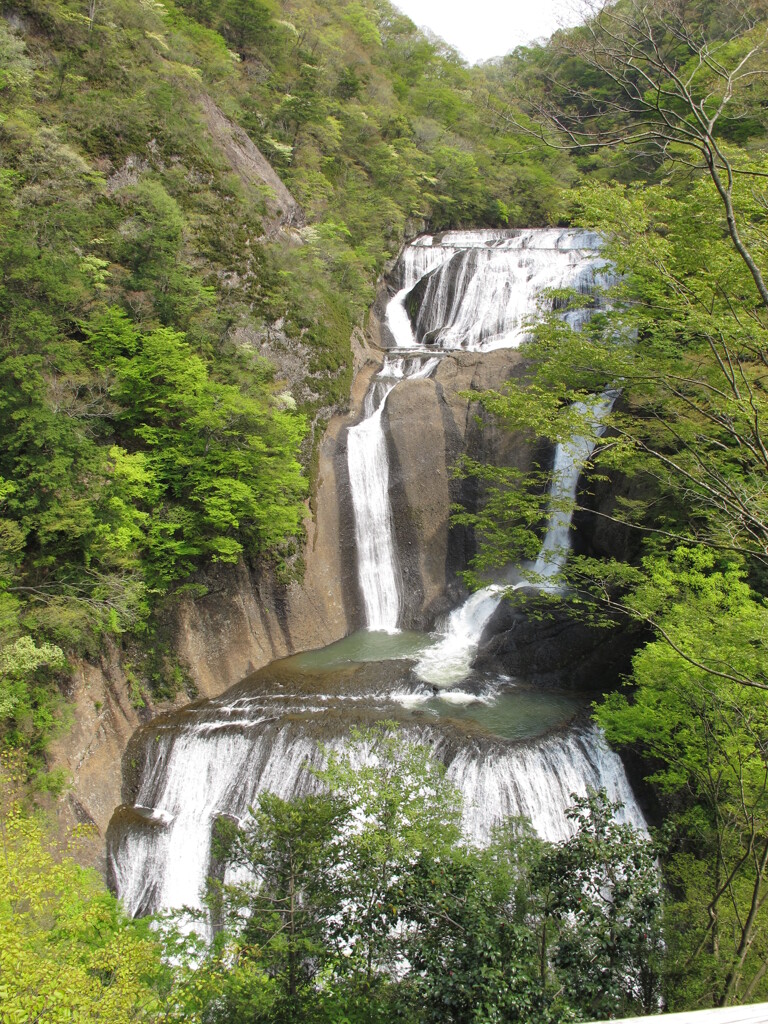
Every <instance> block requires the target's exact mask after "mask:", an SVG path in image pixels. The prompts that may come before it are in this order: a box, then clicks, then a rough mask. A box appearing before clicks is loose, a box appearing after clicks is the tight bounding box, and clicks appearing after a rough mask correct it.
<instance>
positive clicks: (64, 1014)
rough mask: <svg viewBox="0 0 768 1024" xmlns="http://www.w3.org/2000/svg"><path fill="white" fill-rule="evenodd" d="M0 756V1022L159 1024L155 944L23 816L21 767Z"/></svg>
mask: <svg viewBox="0 0 768 1024" xmlns="http://www.w3.org/2000/svg"><path fill="white" fill-rule="evenodd" d="M0 757H1V758H2V759H1V760H0V782H1V783H2V787H1V789H0V792H2V805H1V806H0V811H1V812H2V819H1V820H0V1020H1V1021H2V1022H3V1024H15V1022H16V1021H31V1020H48V1021H51V1022H54V1024H65V1022H67V1024H70V1022H71V1024H97V1022H98V1024H128V1022H130V1021H150V1020H155V1019H157V1018H156V1015H157V1013H158V1012H159V1010H160V1008H161V1006H162V1004H163V999H164V994H165V986H166V982H167V976H166V970H165V968H164V967H163V964H162V961H161V959H160V946H159V943H158V942H157V940H156V939H155V938H153V937H152V935H151V933H150V931H149V930H148V928H147V926H146V924H145V923H142V922H138V923H136V922H131V921H128V920H126V918H125V917H124V915H123V913H122V911H121V909H120V907H119V905H118V903H117V901H116V900H115V899H114V897H113V896H111V895H110V894H109V893H108V892H107V891H106V890H105V888H104V884H103V882H102V881H101V879H100V878H99V876H98V875H97V873H96V872H95V871H93V870H87V869H84V868H82V867H80V866H79V865H78V864H77V863H76V862H75V861H74V860H73V858H72V855H71V850H70V849H68V848H67V847H66V846H63V845H62V844H61V843H60V842H58V841H57V840H55V839H54V838H53V837H52V835H51V832H50V829H49V828H47V827H46V825H45V823H44V822H43V821H42V820H41V819H40V818H39V817H37V816H35V815H32V814H29V813H27V812H25V810H24V807H23V801H22V795H23V794H22V782H23V779H24V774H25V773H24V771H23V770H22V766H21V764H20V762H19V761H18V759H16V760H14V759H13V758H11V757H9V756H8V755H7V754H3V755H0Z"/></svg>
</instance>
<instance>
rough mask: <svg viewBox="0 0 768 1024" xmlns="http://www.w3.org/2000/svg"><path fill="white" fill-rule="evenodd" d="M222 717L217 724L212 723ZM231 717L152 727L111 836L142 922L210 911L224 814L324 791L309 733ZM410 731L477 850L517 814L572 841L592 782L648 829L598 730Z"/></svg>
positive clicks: (125, 892)
mask: <svg viewBox="0 0 768 1024" xmlns="http://www.w3.org/2000/svg"><path fill="white" fill-rule="evenodd" d="M214 712H215V714H216V715H218V718H216V717H210V716H212V715H214ZM230 714H231V712H228V710H227V709H226V707H222V706H220V705H219V706H218V707H217V705H216V702H211V705H210V711H209V713H208V717H209V720H207V721H203V722H199V723H192V724H188V725H187V726H184V725H177V727H176V729H175V730H173V731H171V730H169V729H163V728H162V727H161V728H159V729H158V728H153V726H150V727H148V728H147V730H146V732H145V735H144V736H143V742H142V748H141V753H140V757H139V760H140V769H139V770H140V784H139V787H138V792H137V794H136V803H135V805H134V806H133V807H130V808H129V807H126V808H121V809H119V810H118V812H117V813H116V814H115V816H114V818H113V820H112V822H111V824H110V830H109V836H108V840H109V849H108V855H109V864H108V869H109V874H110V879H111V881H112V884H113V885H114V886H115V888H116V889H117V892H118V893H119V894H120V897H121V899H122V900H123V902H124V904H125V907H126V909H127V911H128V913H130V914H131V915H133V916H136V915H139V914H143V913H148V912H151V911H153V910H157V909H160V908H168V907H182V906H185V907H200V906H201V905H202V901H201V893H202V890H203V887H204V884H205V880H206V877H207V876H208V874H209V873H210V869H211V839H212V832H213V828H214V826H215V823H216V820H217V819H218V818H220V817H221V816H228V817H230V818H235V819H241V818H243V817H245V815H246V814H247V811H248V807H250V806H253V805H254V804H255V803H256V801H257V799H258V796H259V794H260V793H264V792H271V793H276V794H277V795H279V796H281V797H283V798H288V797H290V796H294V795H302V794H305V793H307V792H310V791H313V790H316V789H317V783H316V782H315V780H314V778H313V776H312V774H311V773H310V772H309V771H308V766H310V765H315V766H319V765H320V764H321V763H322V760H323V756H322V753H321V751H320V749H319V746H318V743H317V741H316V740H314V739H312V738H310V737H309V736H308V735H307V732H306V730H304V729H302V728H301V726H299V725H297V724H295V723H291V722H290V721H287V720H286V721H283V722H282V723H281V722H277V723H276V722H274V721H272V722H262V723H258V724H255V725H247V724H245V725H243V724H242V723H240V724H238V716H237V715H236V714H235V715H234V717H233V718H232V719H230V718H229V717H228V715H230ZM403 731H404V733H405V735H406V736H407V737H408V738H409V739H412V740H414V741H416V742H422V743H427V744H429V745H430V746H431V748H432V750H433V752H434V756H435V757H436V758H438V759H439V760H441V761H442V762H443V763H444V764H445V765H446V767H447V778H448V780H449V781H450V782H451V783H452V784H453V785H455V786H456V787H457V789H458V790H459V791H460V792H461V794H462V798H463V828H464V832H465V835H466V836H467V838H468V839H469V840H470V841H472V842H474V843H477V844H484V843H487V842H488V840H489V839H490V836H491V832H492V830H493V827H494V826H495V825H497V824H498V823H499V822H501V821H502V819H503V818H505V817H506V816H509V815H515V816H520V815H525V816H526V817H528V818H529V819H530V820H531V822H532V823H533V825H534V828H535V829H536V831H537V832H538V833H539V835H540V836H541V837H542V838H543V839H547V840H550V841H553V842H555V841H558V840H561V839H564V838H567V837H568V836H569V835H571V834H572V832H573V824H572V823H571V822H570V821H569V820H568V818H566V816H565V811H566V809H567V808H568V807H569V806H570V804H571V803H572V798H571V795H572V794H576V795H578V796H584V795H586V793H587V789H588V788H589V787H592V788H602V787H604V788H605V789H606V791H607V793H608V796H609V797H610V798H611V799H612V800H620V801H622V802H623V805H624V806H623V810H622V812H621V816H622V818H623V819H624V820H626V821H629V822H631V823H633V824H635V825H636V826H638V827H641V828H642V827H644V819H643V815H642V813H641V811H640V809H639V807H638V806H637V803H636V801H635V798H634V795H633V793H632V790H631V788H630V787H629V784H628V783H627V780H626V776H625V774H624V769H623V767H622V764H621V760H620V759H619V757H618V756H617V755H616V754H615V753H613V752H612V751H611V750H609V749H608V747H607V746H606V744H605V741H604V740H603V738H602V735H601V733H600V731H599V730H598V729H597V728H596V727H595V726H590V727H586V728H579V729H576V730H571V731H569V732H566V733H564V734H557V735H553V736H549V737H547V738H545V739H544V740H542V741H540V742H538V743H536V744H530V743H528V744H515V745H509V744H504V743H502V742H497V741H494V740H477V739H474V740H467V741H466V742H458V741H457V739H456V738H455V737H454V736H450V735H449V736H446V735H445V734H443V733H441V732H440V731H438V730H436V729H433V728H430V727H423V726H417V727H413V726H404V727H403ZM343 742H344V737H343V734H336V735H330V736H328V737H326V738H325V743H326V745H327V746H328V747H332V748H336V749H339V748H340V747H341V746H342V745H343ZM147 808H151V809H152V810H151V813H147V810H146V809H147ZM141 819H143V821H142V820H141Z"/></svg>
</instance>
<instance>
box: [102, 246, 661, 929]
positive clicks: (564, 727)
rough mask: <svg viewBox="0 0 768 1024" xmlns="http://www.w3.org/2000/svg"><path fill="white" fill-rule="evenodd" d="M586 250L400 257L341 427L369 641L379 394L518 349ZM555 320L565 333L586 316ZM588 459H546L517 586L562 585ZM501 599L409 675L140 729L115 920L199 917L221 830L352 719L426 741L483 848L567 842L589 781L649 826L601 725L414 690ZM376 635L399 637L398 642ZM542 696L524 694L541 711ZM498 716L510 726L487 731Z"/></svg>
mask: <svg viewBox="0 0 768 1024" xmlns="http://www.w3.org/2000/svg"><path fill="white" fill-rule="evenodd" d="M598 249H599V239H598V238H597V237H596V236H595V235H593V234H590V233H585V232H576V231H557V230H541V231H482V232H455V231H454V232H446V233H443V234H441V235H434V236H433V235H425V236H423V237H421V238H419V239H417V240H416V241H415V242H414V243H412V244H411V245H409V246H407V247H406V248H405V250H404V252H403V254H402V256H401V259H400V261H399V264H398V273H399V275H400V277H399V281H398V284H399V288H398V290H397V291H396V293H395V294H394V295H393V297H392V299H391V300H390V302H389V304H388V308H387V323H388V325H389V329H390V332H391V334H392V336H393V338H394V341H395V348H394V349H393V350H392V351H391V352H390V354H389V355H388V356H387V358H386V359H385V361H384V365H383V367H382V369H381V371H380V372H379V373H378V374H377V375H376V376H375V377H374V379H373V380H372V382H371V386H370V388H369V391H368V393H367V395H366V397H365V402H364V408H363V418H362V420H361V422H360V423H358V424H357V425H356V426H354V427H352V428H351V429H350V430H349V431H348V442H347V458H348V467H349V479H350V488H351V500H352V505H353V510H354V518H355V543H356V549H357V565H358V581H359V586H360V591H361V594H362V597H363V604H364V607H365V616H366V625H367V627H368V629H369V630H377V631H386V632H397V627H398V623H399V619H400V606H401V581H400V571H399V564H398V558H397V550H396V543H395V535H394V529H393V522H392V512H391V507H390V502H389V493H388V490H389V466H388V461H387V446H386V438H385V435H384V431H383V415H384V412H385V408H386V403H387V400H388V398H389V395H390V394H391V393H392V391H393V389H394V388H395V387H398V386H400V384H401V382H402V381H406V380H409V379H414V378H417V377H428V376H430V375H431V374H432V373H433V372H434V370H435V368H436V367H437V365H438V363H439V360H440V359H441V358H442V357H443V355H444V354H445V352H447V351H450V350H452V349H456V348H464V349H470V350H473V351H485V350H488V349H491V348H497V347H500V346H502V345H508V346H514V345H517V344H519V343H520V341H521V340H522V339H523V338H524V337H525V336H526V331H527V330H528V322H529V320H530V318H531V317H532V316H533V315H534V314H535V311H536V308H537V304H538V302H539V301H540V299H541V295H542V291H543V290H544V289H546V288H550V287H563V286H570V287H575V288H577V289H580V290H582V291H585V292H588V291H589V290H590V288H591V282H592V277H593V274H594V271H595V269H596V268H600V267H601V266H602V261H601V260H600V258H599V256H598V255H597V251H598ZM562 315H563V317H564V318H565V319H566V320H567V321H568V322H569V323H570V324H571V325H572V326H578V325H579V323H580V322H581V321H582V320H583V317H584V316H585V315H587V314H585V313H584V312H583V311H573V312H568V311H567V310H566V311H563V313H562ZM614 398H615V396H614V395H612V394H610V393H606V394H605V395H603V396H601V397H599V398H596V399H594V400H592V401H591V402H588V403H586V404H585V405H583V406H582V407H581V412H582V413H584V414H585V415H586V416H587V417H589V418H591V419H592V420H593V422H594V423H595V424H599V422H600V421H601V419H602V418H603V417H604V416H605V415H606V413H607V412H608V411H609V409H610V407H611V404H612V402H613V399H614ZM591 453H592V442H591V441H590V440H589V439H587V438H581V437H578V436H577V437H574V438H572V439H571V440H570V441H569V442H568V443H566V444H562V445H559V446H558V448H557V452H556V455H555V464H554V469H553V481H552V485H551V488H550V492H549V506H550V516H549V522H548V527H547V531H546V534H545V537H544V540H543V543H542V547H541V551H540V553H539V557H538V559H537V561H536V563H535V565H534V566H533V567H532V569H531V570H529V572H530V582H528V583H527V585H538V586H539V587H540V588H545V589H546V588H554V587H556V586H557V581H556V579H555V577H556V576H557V573H558V572H559V570H560V569H561V568H562V566H563V564H564V560H565V558H566V557H567V553H568V548H569V530H570V514H569V512H568V506H569V504H570V503H572V501H573V498H574V497H575V494H576V487H577V482H578V475H579V471H580V468H581V466H582V465H583V464H584V462H586V461H587V460H588V459H589V456H590V455H591ZM524 582H525V581H524ZM521 585H522V584H521ZM504 589H505V588H504V587H502V586H500V585H494V586H490V587H487V588H485V589H484V590H481V591H479V592H478V593H476V594H473V595H472V596H471V597H470V598H469V599H468V600H467V601H466V602H464V604H463V605H462V606H461V607H460V608H457V609H455V610H454V612H453V613H452V614H451V616H450V618H449V620H448V623H447V626H446V628H445V630H444V633H443V635H442V637H441V638H440V639H439V641H438V642H437V643H433V644H432V647H431V648H430V649H428V650H427V651H426V652H425V653H422V654H420V655H419V656H418V660H417V661H416V666H415V670H414V669H413V668H412V667H411V666H412V665H413V662H412V661H398V660H394V659H396V658H397V657H398V655H387V657H390V658H392V659H393V660H388V661H387V660H382V661H380V662H374V661H367V660H366V659H365V658H364V657H358V656H357V655H355V656H350V657H348V658H347V660H344V659H343V658H342V659H340V660H334V659H333V658H332V659H331V660H330V661H329V662H328V663H327V664H319V665H318V667H316V668H315V669H313V670H312V671H310V669H309V668H307V665H306V659H307V657H308V655H303V656H301V658H294V659H287V660H286V661H283V662H280V663H276V664H275V665H273V666H270V667H268V668H266V669H263V670H262V671H261V672H260V673H256V674H255V675H254V676H253V677H252V678H251V679H249V680H246V681H245V682H243V683H241V684H239V685H238V686H237V687H234V688H233V689H232V690H230V691H228V692H227V693H225V694H224V695H222V696H221V697H219V698H218V699H216V700H210V701H205V702H199V703H197V704H194V705H190V706H189V707H187V708H184V709H182V710H181V711H176V712H172V713H169V714H168V715H166V716H164V717H161V718H159V719H156V720H155V721H153V722H151V723H149V724H148V725H147V726H145V727H143V728H142V729H140V730H139V731H138V733H136V734H135V735H134V737H133V738H132V740H131V744H130V746H129V749H128V751H127V752H126V756H125V761H124V764H125V766H126V785H125V794H124V798H125V799H126V801H127V802H126V804H125V805H123V806H122V807H119V808H118V809H117V810H116V811H115V813H114V815H113V818H112V821H111V822H110V826H109V830H108V833H107V854H108V870H109V876H110V881H111V884H112V885H113V887H114V888H115V890H116V891H117V893H118V895H119V896H120V897H121V899H122V900H123V901H124V903H125V905H126V908H127V910H128V912H129V913H130V914H133V915H138V914H145V913H149V912H152V911H155V910H160V909H166V908H172V907H181V906H188V907H200V906H201V891H202V888H203V885H204V883H205V880H206V878H207V877H208V875H209V874H210V873H211V872H212V871H213V870H217V869H218V866H217V865H216V864H215V859H214V857H213V854H212V835H213V831H214V829H215V825H216V822H217V820H218V819H219V818H221V817H223V816H226V817H230V818H233V819H235V820H238V819H242V818H243V817H244V816H245V815H246V814H247V812H248V808H249V806H252V805H253V804H255V803H256V801H257V799H258V796H259V794H260V793H264V792H272V793H276V794H277V795H279V796H281V797H283V798H290V797H292V796H299V795H302V794H305V793H307V792H310V791H312V790H313V789H314V788H316V787H317V781H316V779H315V777H314V776H313V774H312V772H311V770H310V768H311V767H312V766H318V765H320V764H321V763H322V760H323V757H324V754H323V749H322V748H323V746H324V747H325V749H326V750H327V749H329V748H330V749H341V748H342V747H343V746H344V744H345V742H346V737H347V736H348V735H349V730H350V727H351V726H352V725H356V724H362V725H366V724H370V723H372V722H378V721H382V720H384V721H391V720H396V721H398V722H399V724H400V727H401V729H402V731H403V733H404V734H405V736H406V737H407V738H408V739H411V740H413V741H416V742H421V743H425V744H428V745H429V747H430V749H431V750H432V752H433V756H435V757H436V758H439V759H440V761H442V763H444V764H445V766H446V769H447V776H448V779H449V780H450V781H451V782H452V783H453V784H454V785H455V786H456V787H457V788H458V789H459V790H460V792H461V794H462V797H463V828H464V832H465V835H466V837H467V839H468V840H469V841H471V842H474V843H479V844H482V843H484V842H487V841H488V839H489V837H490V834H491V831H492V829H493V827H494V825H496V824H497V823H498V822H500V821H501V820H502V819H503V818H505V817H506V816H509V815H515V816H521V815H522V816H526V817H528V818H529V819H530V820H531V821H532V823H533V825H534V827H535V828H536V830H537V831H538V832H539V834H540V835H541V836H542V837H543V838H545V839H548V840H552V841H557V840H560V839H563V838H565V837H567V836H568V835H570V834H571V833H572V830H573V827H574V826H573V823H572V822H571V821H570V820H569V819H568V818H567V817H566V815H565V812H566V809H567V808H568V807H569V806H570V804H571V797H572V794H576V795H579V796H583V795H585V794H586V792H587V789H588V788H590V787H591V788H605V789H606V790H607V792H608V795H609V797H610V798H611V799H612V800H620V801H622V802H623V804H624V809H623V811H622V812H621V816H622V817H623V818H624V820H627V821H629V822H631V823H633V824H635V825H637V826H639V827H644V820H643V816H642V813H641V811H640V809H639V808H638V806H637V803H636V802H635V798H634V796H633V794H632V790H631V788H630V786H629V783H628V781H627V778H626V775H625V773H624V770H623V767H622V764H621V760H620V759H619V757H618V756H617V755H616V754H615V753H613V752H612V751H611V750H609V749H608V747H607V746H606V744H605V741H604V739H603V737H602V734H601V733H600V731H599V730H598V729H597V728H596V727H594V726H585V725H583V724H581V725H579V724H577V725H574V724H573V722H574V720H575V717H574V716H575V715H576V714H577V710H578V709H577V710H573V708H571V709H570V710H568V711H567V712H566V711H563V710H559V711H558V710H552V707H553V706H554V705H552V707H551V706H550V705H547V708H546V717H545V719H544V720H543V721H544V724H543V726H539V725H537V726H535V727H534V726H531V725H526V726H525V729H526V730H528V731H524V730H518V724H519V722H520V721H521V720H522V719H523V716H522V714H521V707H522V706H523V703H522V700H523V699H522V697H521V696H520V694H519V693H516V691H515V689H514V687H511V686H509V685H507V684H504V683H503V681H500V680H498V679H497V678H494V679H487V680H485V682H484V683H483V686H485V690H484V691H483V693H482V694H481V695H478V694H476V693H471V692H464V691H454V694H453V697H454V699H455V700H454V705H453V706H451V705H449V704H448V702H446V701H440V700H437V701H436V703H437V704H439V705H440V704H442V705H444V706H445V707H448V709H449V710H448V713H447V714H445V715H444V716H443V717H442V718H440V715H441V714H442V713H441V712H440V711H439V710H437V711H436V710H435V708H434V707H431V706H430V702H432V703H435V698H434V697H433V694H432V689H431V687H427V686H426V685H425V684H424V682H422V681H421V680H428V681H430V682H432V681H434V682H436V683H437V684H438V685H440V686H446V685H450V683H451V682H457V681H460V680H461V679H464V678H465V677H466V675H467V673H468V671H469V665H470V662H471V660H472V657H473V654H474V651H475V649H476V647H477V644H478V642H479V638H480V635H481V633H482V631H483V628H484V626H485V624H486V623H487V622H488V620H489V618H490V617H491V615H492V614H493V612H494V610H495V609H496V607H497V606H498V604H499V601H500V600H501V598H502V596H503V593H504ZM361 635H363V636H369V634H361ZM373 639H375V641H376V643H377V644H378V643H380V642H381V641H383V640H386V641H387V642H388V643H389V642H390V641H391V642H392V644H394V643H395V642H397V643H400V642H401V641H403V640H404V634H400V636H398V637H394V638H387V637H383V636H381V635H377V636H375V637H374V638H373ZM417 639H419V645H418V648H416V647H415V646H414V641H413V637H411V639H410V641H409V644H410V645H411V646H410V648H409V650H410V653H409V654H408V657H411V656H412V654H413V651H414V650H416V649H418V650H422V646H421V643H422V642H421V639H420V638H417ZM424 643H425V644H426V643H427V640H426V638H424ZM406 646H408V645H406ZM326 653H327V652H326ZM302 658H304V659H305V660H304V661H302ZM321 660H322V659H321ZM419 676H420V677H421V679H420V678H419ZM504 685H507V690H506V691H505V693H504V694H503V695H501V696H500V688H501V687H503V686H504ZM469 689H471V687H470V688H469ZM502 697H504V698H505V699H507V700H508V702H509V703H507V704H506V705H504V702H503V699H502ZM529 697H531V695H530V694H529ZM541 698H542V695H541V694H535V700H536V701H538V702H540V701H541ZM531 699H533V698H531ZM473 701H474V702H477V704H478V705H479V704H482V710H483V711H489V712H490V714H491V716H492V719H493V721H491V723H490V725H489V723H488V720H487V719H483V718H482V717H481V716H480V715H479V713H478V714H476V715H475V718H474V720H472V721H471V722H470V728H467V722H466V719H462V718H460V716H459V713H458V710H457V709H459V708H461V710H462V713H465V712H466V713H467V714H469V712H467V705H468V704H471V702H473ZM561 702H562V697H561ZM503 706H504V707H506V710H505V711H504V713H505V714H507V715H508V716H510V715H511V717H512V718H513V719H514V723H515V730H517V731H515V730H512V729H509V730H508V731H507V732H505V731H504V729H502V728H501V726H500V725H499V719H500V717H501V712H502V710H503ZM537 714H538V712H537ZM557 716H559V717H557ZM526 721H528V722H530V719H528V720H526ZM553 729H554V730H555V731H554V732H553V731H552V730H553ZM505 737H506V738H505Z"/></svg>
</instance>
